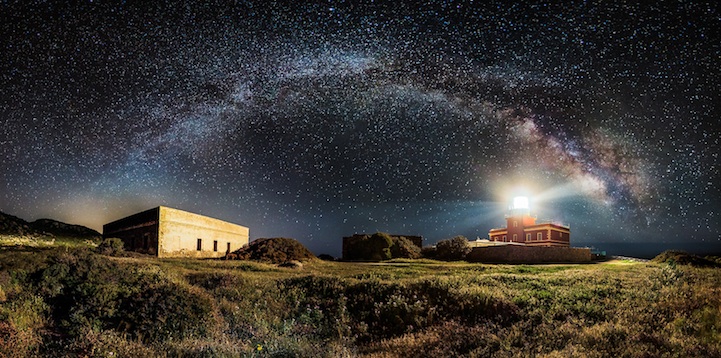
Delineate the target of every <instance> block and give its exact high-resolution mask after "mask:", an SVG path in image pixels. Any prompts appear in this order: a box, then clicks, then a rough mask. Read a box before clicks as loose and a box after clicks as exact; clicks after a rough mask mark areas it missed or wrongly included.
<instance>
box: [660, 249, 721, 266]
mask: <svg viewBox="0 0 721 358" xmlns="http://www.w3.org/2000/svg"><path fill="white" fill-rule="evenodd" d="M653 261H654V262H658V263H667V264H679V265H691V266H697V267H721V260H719V258H718V257H701V256H698V255H694V254H690V253H688V252H685V251H677V250H668V251H664V252H662V253H660V254H659V255H658V256H656V257H654V258H653Z"/></svg>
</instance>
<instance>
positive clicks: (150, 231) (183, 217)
mask: <svg viewBox="0 0 721 358" xmlns="http://www.w3.org/2000/svg"><path fill="white" fill-rule="evenodd" d="M248 234H249V229H248V228H247V227H245V226H241V225H237V224H233V223H229V222H226V221H223V220H219V219H215V218H211V217H207V216H203V215H199V214H194V213H191V212H187V211H183V210H178V209H173V208H168V207H165V206H159V207H157V208H153V209H150V210H146V211H143V212H140V213H137V214H133V215H130V216H128V217H124V218H122V219H119V220H116V221H113V222H111V223H108V224H105V225H103V237H105V238H108V237H116V238H119V239H121V240H123V244H124V246H125V249H126V250H129V251H137V252H142V253H146V254H150V255H155V256H158V257H197V258H209V257H222V256H224V255H225V254H226V252H232V251H235V250H238V249H240V248H241V247H243V246H244V245H247V244H248Z"/></svg>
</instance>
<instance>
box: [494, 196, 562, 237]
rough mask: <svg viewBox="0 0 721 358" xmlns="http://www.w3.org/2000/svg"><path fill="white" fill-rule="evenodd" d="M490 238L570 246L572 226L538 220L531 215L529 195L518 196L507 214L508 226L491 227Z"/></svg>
mask: <svg viewBox="0 0 721 358" xmlns="http://www.w3.org/2000/svg"><path fill="white" fill-rule="evenodd" d="M488 239H489V240H490V241H495V242H506V243H509V244H516V245H519V244H520V245H528V246H559V247H569V246H570V245H571V228H570V226H568V225H564V224H561V223H557V222H550V221H548V222H537V218H536V217H535V216H532V215H531V209H530V205H529V200H528V197H525V196H517V197H514V198H513V202H512V205H511V206H510V208H509V210H508V213H507V214H506V227H505V228H495V229H491V230H490V231H489V232H488Z"/></svg>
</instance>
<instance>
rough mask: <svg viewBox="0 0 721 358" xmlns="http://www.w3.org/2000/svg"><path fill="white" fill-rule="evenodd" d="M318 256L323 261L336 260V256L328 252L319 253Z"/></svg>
mask: <svg viewBox="0 0 721 358" xmlns="http://www.w3.org/2000/svg"><path fill="white" fill-rule="evenodd" d="M318 258H319V259H321V260H323V261H335V257H333V256H331V255H328V254H320V255H318Z"/></svg>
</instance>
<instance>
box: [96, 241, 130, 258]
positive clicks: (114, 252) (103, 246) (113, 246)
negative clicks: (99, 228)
mask: <svg viewBox="0 0 721 358" xmlns="http://www.w3.org/2000/svg"><path fill="white" fill-rule="evenodd" d="M95 252H97V253H99V254H102V255H109V256H119V255H122V254H123V252H125V250H124V249H123V240H120V239H118V238H115V237H110V238H107V239H103V241H102V242H100V245H98V247H96V248H95Z"/></svg>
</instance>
